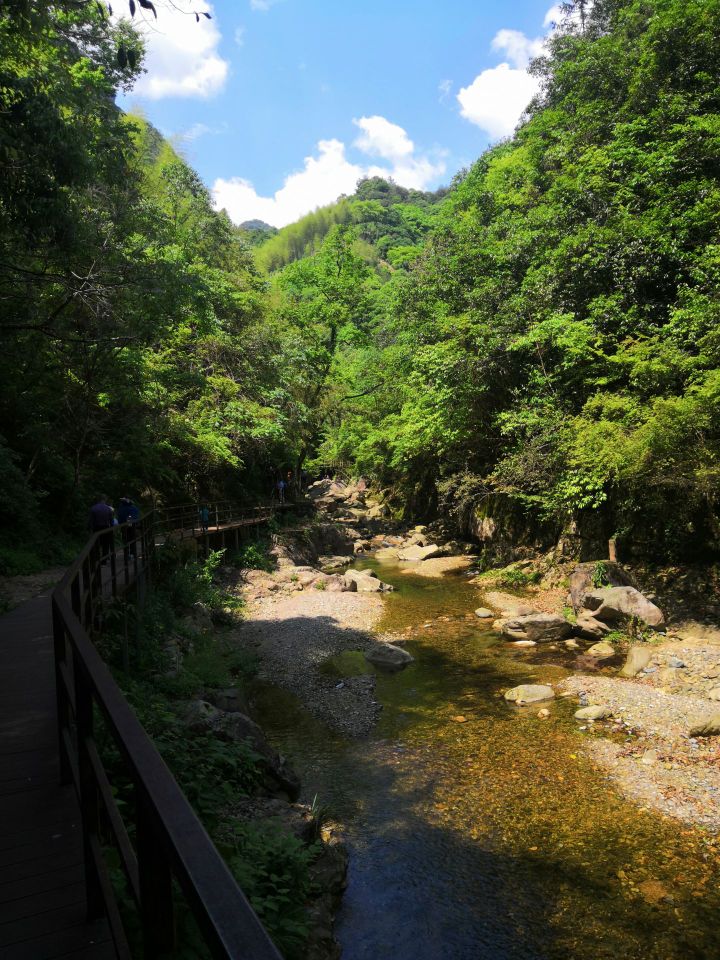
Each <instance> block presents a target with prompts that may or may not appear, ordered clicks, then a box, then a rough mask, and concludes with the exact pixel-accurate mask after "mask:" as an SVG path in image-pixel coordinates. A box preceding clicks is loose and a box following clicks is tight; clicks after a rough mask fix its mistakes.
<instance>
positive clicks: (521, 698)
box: [505, 683, 555, 707]
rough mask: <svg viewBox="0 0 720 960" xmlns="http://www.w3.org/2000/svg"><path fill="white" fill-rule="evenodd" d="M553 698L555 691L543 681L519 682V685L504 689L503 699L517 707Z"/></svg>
mask: <svg viewBox="0 0 720 960" xmlns="http://www.w3.org/2000/svg"><path fill="white" fill-rule="evenodd" d="M554 698H555V691H554V690H553V688H552V687H548V686H547V685H546V684H544V683H521V684H520V686H519V687H513V688H512V689H511V690H506V691H505V699H506V700H509V701H510V702H511V703H516V704H517V705H518V706H519V707H521V706H523V704H526V703H540V702H541V701H543V700H553V699H554Z"/></svg>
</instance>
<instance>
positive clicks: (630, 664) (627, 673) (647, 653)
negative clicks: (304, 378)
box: [620, 645, 653, 677]
mask: <svg viewBox="0 0 720 960" xmlns="http://www.w3.org/2000/svg"><path fill="white" fill-rule="evenodd" d="M652 655H653V651H652V647H647V646H645V647H641V646H637V645H636V646H633V647H630V649H629V650H628V654H627V659H626V660H625V666H624V667H623V668H622V670H621V671H620V676H621V677H636V676H637V675H638V674H639V673H640V671H641V670H642V669H643V668H644V667H646V666H647V665H648V664H649V663H650V661H651V659H652Z"/></svg>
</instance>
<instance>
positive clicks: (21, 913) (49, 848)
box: [0, 589, 115, 960]
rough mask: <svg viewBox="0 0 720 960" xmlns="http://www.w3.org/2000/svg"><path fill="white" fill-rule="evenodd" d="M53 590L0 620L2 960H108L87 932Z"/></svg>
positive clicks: (110, 949) (105, 948) (103, 934)
mask: <svg viewBox="0 0 720 960" xmlns="http://www.w3.org/2000/svg"><path fill="white" fill-rule="evenodd" d="M50 592H51V591H50V589H48V590H47V591H46V593H44V594H41V595H40V596H38V597H35V598H34V599H32V600H28V601H27V602H25V603H23V604H21V605H20V606H19V607H17V608H16V609H15V610H12V611H11V612H10V613H7V614H5V615H4V616H3V617H0V960H55V958H59V957H64V958H68V960H69V958H74V960H109V958H114V957H115V949H114V946H113V942H112V939H111V936H110V930H109V928H108V925H107V924H106V923H105V921H96V922H94V923H92V924H88V923H86V922H85V882H84V877H83V853H82V839H81V831H80V812H79V808H78V804H77V800H76V798H75V792H74V790H73V788H72V786H67V787H61V786H60V785H59V773H58V749H57V740H56V713H55V672H54V660H53V640H52V623H51V613H50Z"/></svg>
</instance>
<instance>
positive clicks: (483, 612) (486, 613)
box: [475, 607, 495, 620]
mask: <svg viewBox="0 0 720 960" xmlns="http://www.w3.org/2000/svg"><path fill="white" fill-rule="evenodd" d="M475 616H476V617H480V619H481V620H491V619H492V618H493V617H494V616H495V614H494V613H493V612H492V610H488V608H487V607H478V608H477V610H476V611H475Z"/></svg>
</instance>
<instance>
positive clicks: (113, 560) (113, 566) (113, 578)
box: [108, 527, 117, 599]
mask: <svg viewBox="0 0 720 960" xmlns="http://www.w3.org/2000/svg"><path fill="white" fill-rule="evenodd" d="M108 543H109V544H110V586H111V590H112V596H113V599H115V597H117V557H116V556H115V552H116V550H117V543H116V540H115V528H114V527H113V528H112V529H111V530H110V533H108Z"/></svg>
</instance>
